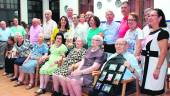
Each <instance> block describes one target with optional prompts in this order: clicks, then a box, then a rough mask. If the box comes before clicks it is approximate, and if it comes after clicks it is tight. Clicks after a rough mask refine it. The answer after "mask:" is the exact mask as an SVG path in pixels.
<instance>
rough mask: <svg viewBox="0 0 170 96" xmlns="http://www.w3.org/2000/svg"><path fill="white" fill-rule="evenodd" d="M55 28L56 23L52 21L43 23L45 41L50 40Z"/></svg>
mask: <svg viewBox="0 0 170 96" xmlns="http://www.w3.org/2000/svg"><path fill="white" fill-rule="evenodd" d="M56 26H57V23H56V22H55V21H54V20H52V19H51V20H49V21H47V22H44V24H43V33H44V38H45V39H50V37H51V34H52V32H53V30H54V28H55V27H56Z"/></svg>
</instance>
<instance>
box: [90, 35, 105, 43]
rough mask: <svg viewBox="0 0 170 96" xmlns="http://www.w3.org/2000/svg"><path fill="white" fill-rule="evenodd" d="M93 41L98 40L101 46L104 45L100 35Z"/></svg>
mask: <svg viewBox="0 0 170 96" xmlns="http://www.w3.org/2000/svg"><path fill="white" fill-rule="evenodd" d="M92 39H97V40H99V41H100V45H102V44H103V38H102V37H101V36H100V35H94V36H93V38H92Z"/></svg>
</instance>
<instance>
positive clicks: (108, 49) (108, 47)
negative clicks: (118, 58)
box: [104, 44, 116, 53]
mask: <svg viewBox="0 0 170 96" xmlns="http://www.w3.org/2000/svg"><path fill="white" fill-rule="evenodd" d="M104 52H108V53H115V52H116V49H115V44H104Z"/></svg>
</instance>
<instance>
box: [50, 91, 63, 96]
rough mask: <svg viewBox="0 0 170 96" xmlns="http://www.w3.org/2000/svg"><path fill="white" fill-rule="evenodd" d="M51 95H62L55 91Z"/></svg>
mask: <svg viewBox="0 0 170 96" xmlns="http://www.w3.org/2000/svg"><path fill="white" fill-rule="evenodd" d="M51 96H62V95H61V93H60V92H56V91H54V92H53V93H52V94H51Z"/></svg>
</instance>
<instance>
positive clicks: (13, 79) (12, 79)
mask: <svg viewBox="0 0 170 96" xmlns="http://www.w3.org/2000/svg"><path fill="white" fill-rule="evenodd" d="M10 80H11V81H16V80H18V78H16V77H15V78H11V79H10Z"/></svg>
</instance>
